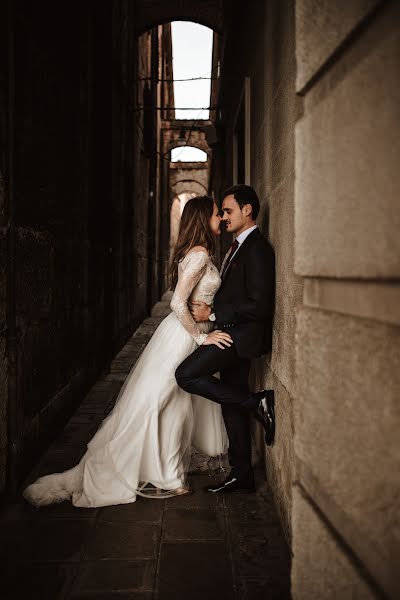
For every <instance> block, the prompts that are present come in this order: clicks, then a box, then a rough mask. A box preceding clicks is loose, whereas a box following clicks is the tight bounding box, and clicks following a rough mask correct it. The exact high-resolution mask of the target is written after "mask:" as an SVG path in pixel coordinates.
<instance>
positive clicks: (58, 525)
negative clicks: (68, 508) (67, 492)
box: [23, 519, 92, 562]
mask: <svg viewBox="0 0 400 600" xmlns="http://www.w3.org/2000/svg"><path fill="white" fill-rule="evenodd" d="M91 526H92V523H91V521H89V520H87V519H62V520H55V519H54V520H51V519H44V520H43V521H41V522H39V524H38V527H37V528H36V529H35V531H34V535H32V536H31V537H30V539H29V540H26V547H25V550H24V552H23V556H24V559H25V560H27V561H46V562H49V561H57V562H66V561H77V560H79V559H80V558H81V555H82V551H83V549H84V547H85V545H86V543H87V541H88V539H89V532H90V529H91Z"/></svg>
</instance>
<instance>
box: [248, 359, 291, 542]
mask: <svg viewBox="0 0 400 600" xmlns="http://www.w3.org/2000/svg"><path fill="white" fill-rule="evenodd" d="M251 375H252V376H251V384H252V389H256V390H259V389H265V388H272V389H274V390H275V419H276V434H275V442H274V445H273V446H272V447H268V446H266V445H265V441H264V434H263V430H262V429H261V427H259V426H257V431H256V436H255V437H256V441H257V449H258V451H259V452H261V453H262V454H263V455H264V458H265V469H266V473H267V479H268V483H269V485H270V488H271V490H272V493H273V495H274V501H275V505H276V510H277V511H278V514H279V517H280V520H281V523H282V527H283V529H284V531H285V535H286V539H287V540H288V543H289V541H290V537H291V521H290V518H291V517H290V513H291V505H292V482H293V476H294V473H293V471H294V448H293V406H292V398H291V397H290V395H289V393H288V391H287V389H286V388H285V386H284V385H282V383H281V382H280V380H279V379H278V377H276V376H275V375H274V373H272V372H271V370H269V368H268V367H267V365H266V364H264V360H263V359H258V360H257V361H253V368H252V373H251Z"/></svg>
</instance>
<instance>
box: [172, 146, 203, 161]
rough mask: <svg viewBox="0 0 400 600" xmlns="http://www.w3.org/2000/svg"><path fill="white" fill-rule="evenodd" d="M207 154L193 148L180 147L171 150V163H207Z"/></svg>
mask: <svg viewBox="0 0 400 600" xmlns="http://www.w3.org/2000/svg"><path fill="white" fill-rule="evenodd" d="M207 160H208V156H207V152H204V150H200V148H194V147H193V146H183V147H181V146H178V148H173V149H172V150H171V162H207Z"/></svg>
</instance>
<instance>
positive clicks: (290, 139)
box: [211, 0, 302, 541]
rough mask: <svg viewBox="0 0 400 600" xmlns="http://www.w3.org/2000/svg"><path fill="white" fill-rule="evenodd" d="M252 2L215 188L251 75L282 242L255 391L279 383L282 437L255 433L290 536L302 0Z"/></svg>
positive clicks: (231, 42)
mask: <svg viewBox="0 0 400 600" xmlns="http://www.w3.org/2000/svg"><path fill="white" fill-rule="evenodd" d="M249 8H250V7H249ZM249 8H245V7H244V5H242V4H240V3H236V9H237V10H236V13H235V16H234V17H232V20H231V22H228V23H227V32H226V35H225V47H224V50H223V65H222V71H221V75H222V78H221V82H220V86H221V89H220V103H221V112H222V121H221V123H220V124H218V131H219V136H220V140H221V144H220V145H219V146H218V147H217V148H216V149H215V151H214V156H215V157H216V160H215V164H214V165H213V167H212V173H213V178H212V183H211V186H212V189H214V190H215V191H216V193H217V196H218V195H219V194H221V192H222V191H223V189H224V188H226V187H228V186H230V185H232V183H233V173H232V165H233V156H232V152H233V136H234V127H235V119H236V115H237V112H238V109H239V105H240V102H241V99H242V98H243V93H244V80H245V77H249V78H250V98H251V100H250V144H249V150H250V165H251V167H250V174H249V175H250V178H249V181H250V184H251V185H252V186H253V187H254V188H255V189H256V191H257V193H258V195H259V197H260V201H261V212H260V215H259V218H258V225H259V227H260V228H261V230H262V232H263V233H264V235H266V236H267V237H269V239H270V241H271V243H272V245H273V247H274V250H275V255H276V273H277V274H276V299H277V302H276V313H275V323H274V339H273V352H272V356H265V357H263V358H262V359H258V360H256V361H253V369H252V387H253V389H262V388H263V387H273V388H274V389H275V394H276V411H277V436H276V442H275V445H274V447H273V448H270V449H266V447H265V444H264V443H263V442H262V441H261V436H260V432H259V430H256V431H255V438H256V443H257V447H258V448H259V451H260V452H261V453H262V454H264V455H265V459H266V473H267V477H268V480H269V482H270V484H271V489H272V490H273V493H274V496H275V501H276V504H277V507H278V510H279V513H280V516H281V520H282V524H283V526H284V529H285V532H286V536H287V539H288V541H290V537H291V496H292V478H293V464H294V461H293V416H292V406H293V396H294V386H295V308H296V306H297V305H298V303H299V302H300V300H301V293H302V281H301V279H300V278H299V277H297V276H296V275H295V274H294V268H293V264H294V125H295V120H296V116H297V110H298V103H297V99H296V96H295V60H294V3H293V2H291V1H289V0H285V1H271V2H268V3H265V4H264V3H257V4H255V3H253V4H252V5H251V10H250V9H249ZM239 183H244V182H243V181H241V182H239ZM225 243H226V244H227V243H228V242H227V241H226V242H225ZM229 243H230V242H229Z"/></svg>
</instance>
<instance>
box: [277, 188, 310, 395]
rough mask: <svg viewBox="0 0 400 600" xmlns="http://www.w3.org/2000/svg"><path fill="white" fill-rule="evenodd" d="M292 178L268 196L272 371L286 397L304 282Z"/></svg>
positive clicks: (292, 381)
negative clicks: (297, 261)
mask: <svg viewBox="0 0 400 600" xmlns="http://www.w3.org/2000/svg"><path fill="white" fill-rule="evenodd" d="M293 188H294V181H293V178H292V177H290V178H287V179H286V180H285V181H284V182H283V185H281V186H279V187H278V188H277V189H275V190H274V191H273V192H272V193H271V200H270V205H271V209H270V211H271V213H270V214H271V224H270V239H271V243H272V245H273V247H274V250H275V263H276V264H275V268H276V274H277V275H276V293H275V315H274V337H273V353H272V364H271V368H272V371H273V372H274V373H275V375H276V376H277V377H278V378H279V380H280V381H281V382H282V383H283V385H284V386H285V387H286V389H287V390H288V391H289V393H291V394H293V393H294V384H295V352H294V337H295V330H296V319H295V307H296V305H298V304H300V303H301V301H302V294H303V280H302V279H301V278H300V277H298V276H296V275H295V274H294V268H293V264H294V219H293V211H294V207H293Z"/></svg>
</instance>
